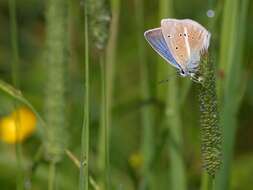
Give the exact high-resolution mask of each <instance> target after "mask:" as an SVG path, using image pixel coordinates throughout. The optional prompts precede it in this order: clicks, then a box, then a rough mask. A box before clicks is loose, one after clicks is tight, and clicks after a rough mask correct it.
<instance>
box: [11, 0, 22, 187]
mask: <svg viewBox="0 0 253 190" xmlns="http://www.w3.org/2000/svg"><path fill="white" fill-rule="evenodd" d="M9 15H10V31H11V47H12V57H13V60H12V64H11V65H12V82H13V85H14V87H16V88H18V87H19V81H18V79H19V50H18V32H17V19H16V18H17V16H16V0H9ZM14 108H15V110H17V108H18V103H17V101H16V100H15V99H14ZM15 126H16V134H17V137H16V138H19V137H18V136H19V135H20V134H19V133H20V118H19V114H17V116H16V118H15ZM15 152H16V158H17V168H19V170H18V173H17V187H16V188H17V189H18V190H22V189H24V176H23V168H22V146H21V143H16V144H15Z"/></svg>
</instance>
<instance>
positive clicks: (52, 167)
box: [48, 162, 56, 190]
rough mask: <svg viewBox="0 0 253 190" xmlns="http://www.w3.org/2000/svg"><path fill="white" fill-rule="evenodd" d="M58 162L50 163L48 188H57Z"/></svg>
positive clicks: (49, 189) (50, 189)
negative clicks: (56, 171)
mask: <svg viewBox="0 0 253 190" xmlns="http://www.w3.org/2000/svg"><path fill="white" fill-rule="evenodd" d="M55 165H56V164H55V163H54V162H50V164H49V175H48V190H54V189H55V170H56V166H55Z"/></svg>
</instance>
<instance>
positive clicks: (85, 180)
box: [79, 1, 90, 190]
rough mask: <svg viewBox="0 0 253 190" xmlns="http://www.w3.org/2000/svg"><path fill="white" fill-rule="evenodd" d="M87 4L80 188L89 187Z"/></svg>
mask: <svg viewBox="0 0 253 190" xmlns="http://www.w3.org/2000/svg"><path fill="white" fill-rule="evenodd" d="M87 7H88V5H87V1H85V5H84V38H85V42H84V43H85V52H84V56H85V61H84V64H85V81H84V89H85V94H84V111H83V114H84V115H83V126H82V139H81V167H80V185H79V189H80V190H88V189H89V135H90V132H89V127H90V126H89V109H90V108H89V82H90V81H89V34H88V31H89V29H88V12H87V11H88V8H87Z"/></svg>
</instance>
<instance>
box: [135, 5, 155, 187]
mask: <svg viewBox="0 0 253 190" xmlns="http://www.w3.org/2000/svg"><path fill="white" fill-rule="evenodd" d="M144 5H145V3H144V0H135V15H136V26H137V28H136V29H137V34H138V35H137V37H138V39H137V40H138V41H137V43H138V59H139V64H140V80H141V81H140V82H141V83H140V90H141V92H140V93H141V99H142V101H144V102H145V101H147V100H149V99H150V98H151V89H150V85H149V84H150V75H149V73H148V65H147V64H148V63H147V61H146V50H145V44H144V43H146V42H145V39H144V37H143V34H144ZM153 111H154V110H153V107H152V105H151V106H150V105H147V106H143V107H142V109H141V124H142V131H143V135H142V142H141V148H142V154H143V158H144V160H143V168H142V181H141V185H140V189H147V188H151V189H152V187H151V185H152V172H151V167H150V166H151V162H152V157H153V151H154V145H153V143H154V142H153V127H154V115H155V114H154V113H153Z"/></svg>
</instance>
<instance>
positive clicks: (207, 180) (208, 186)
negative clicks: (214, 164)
mask: <svg viewBox="0 0 253 190" xmlns="http://www.w3.org/2000/svg"><path fill="white" fill-rule="evenodd" d="M201 180H202V181H201V188H200V189H201V190H213V188H214V180H213V178H212V177H211V176H210V175H209V174H208V173H206V172H203V175H202V179H201Z"/></svg>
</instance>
